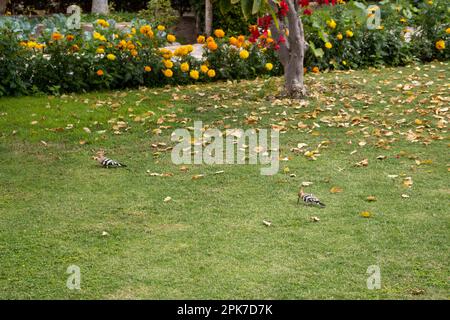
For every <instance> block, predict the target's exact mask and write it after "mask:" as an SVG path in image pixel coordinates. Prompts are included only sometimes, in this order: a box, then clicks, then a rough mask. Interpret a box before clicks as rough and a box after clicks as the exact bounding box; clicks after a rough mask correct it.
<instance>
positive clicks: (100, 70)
mask: <svg viewBox="0 0 450 320" xmlns="http://www.w3.org/2000/svg"><path fill="white" fill-rule="evenodd" d="M103 74H104V73H103V70H102V69H99V70H97V75H98V76H99V77H101V76H102V75H103Z"/></svg>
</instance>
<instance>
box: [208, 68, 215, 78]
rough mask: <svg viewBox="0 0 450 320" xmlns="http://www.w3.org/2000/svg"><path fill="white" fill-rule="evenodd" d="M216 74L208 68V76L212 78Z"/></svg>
mask: <svg viewBox="0 0 450 320" xmlns="http://www.w3.org/2000/svg"><path fill="white" fill-rule="evenodd" d="M215 76H216V72H215V71H214V70H213V69H209V70H208V77H210V78H214V77H215Z"/></svg>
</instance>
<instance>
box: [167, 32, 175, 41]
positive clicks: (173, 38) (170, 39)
mask: <svg viewBox="0 0 450 320" xmlns="http://www.w3.org/2000/svg"><path fill="white" fill-rule="evenodd" d="M176 40H177V38H176V37H175V36H174V35H173V34H168V35H167V41H169V42H175V41H176Z"/></svg>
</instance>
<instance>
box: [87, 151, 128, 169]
mask: <svg viewBox="0 0 450 320" xmlns="http://www.w3.org/2000/svg"><path fill="white" fill-rule="evenodd" d="M93 159H94V160H96V161H97V162H98V163H100V164H101V165H102V167H103V168H119V167H126V165H125V164H123V163H120V162H118V161H116V160H113V159H110V158H107V157H105V151H98V152H97V155H96V156H94V157H93Z"/></svg>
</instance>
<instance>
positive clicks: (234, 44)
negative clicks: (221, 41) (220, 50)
mask: <svg viewBox="0 0 450 320" xmlns="http://www.w3.org/2000/svg"><path fill="white" fill-rule="evenodd" d="M228 41H229V42H230V44H231V45H232V46H236V47H237V45H238V39H237V38H235V37H231V38H230V39H229V40H228Z"/></svg>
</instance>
